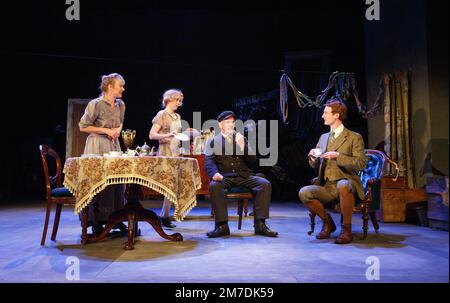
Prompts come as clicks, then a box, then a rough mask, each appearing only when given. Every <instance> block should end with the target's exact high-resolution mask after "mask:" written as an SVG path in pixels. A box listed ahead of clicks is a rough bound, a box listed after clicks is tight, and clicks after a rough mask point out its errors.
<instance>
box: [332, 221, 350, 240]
mask: <svg viewBox="0 0 450 303" xmlns="http://www.w3.org/2000/svg"><path fill="white" fill-rule="evenodd" d="M352 241H353V235H352V224H342V226H341V234H340V235H339V237H337V238H336V240H335V241H334V243H336V244H347V243H350V242H352Z"/></svg>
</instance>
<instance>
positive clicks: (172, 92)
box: [162, 88, 184, 108]
mask: <svg viewBox="0 0 450 303" xmlns="http://www.w3.org/2000/svg"><path fill="white" fill-rule="evenodd" d="M176 95H181V97H182V98H184V96H183V92H182V91H181V90H179V89H176V88H171V89H168V90H166V91H165V92H164V94H163V98H162V108H165V107H166V105H167V103H169V102H170V101H171V100H172V98H173V97H174V96H176Z"/></svg>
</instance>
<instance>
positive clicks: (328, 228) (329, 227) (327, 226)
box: [316, 213, 336, 240]
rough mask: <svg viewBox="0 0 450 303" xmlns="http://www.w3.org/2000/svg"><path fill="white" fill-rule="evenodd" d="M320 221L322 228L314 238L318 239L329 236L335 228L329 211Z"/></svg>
mask: <svg viewBox="0 0 450 303" xmlns="http://www.w3.org/2000/svg"><path fill="white" fill-rule="evenodd" d="M321 219H322V218H321ZM322 221H323V224H322V230H321V231H320V233H318V234H317V235H316V239H319V240H322V239H328V238H330V235H331V233H332V232H334V231H335V230H336V224H334V221H333V218H331V216H330V214H329V213H327V216H326V217H325V218H323V219H322Z"/></svg>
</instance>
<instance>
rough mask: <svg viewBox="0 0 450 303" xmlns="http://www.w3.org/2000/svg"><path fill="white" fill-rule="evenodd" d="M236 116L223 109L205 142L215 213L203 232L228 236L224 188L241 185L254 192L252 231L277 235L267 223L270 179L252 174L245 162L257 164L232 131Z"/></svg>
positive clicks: (258, 233) (245, 144) (236, 134)
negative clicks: (213, 132) (210, 226)
mask: <svg viewBox="0 0 450 303" xmlns="http://www.w3.org/2000/svg"><path fill="white" fill-rule="evenodd" d="M235 120H236V115H235V114H234V113H233V112H232V111H229V110H227V111H224V112H222V113H221V114H220V115H219V116H218V117H217V121H218V122H219V127H220V134H218V135H216V136H215V137H214V138H211V139H210V140H208V141H207V142H206V147H205V154H206V161H205V162H206V163H205V166H206V170H207V171H208V175H209V177H210V178H211V186H210V192H211V204H212V207H213V209H214V212H215V228H214V230H212V231H210V232H208V233H207V234H206V235H207V236H208V237H209V238H217V237H222V236H228V235H230V229H229V227H228V210H227V202H226V199H225V189H228V188H230V187H232V186H236V185H237V186H242V187H246V188H249V189H251V190H252V191H253V192H255V193H256V197H255V204H254V227H255V234H256V235H262V236H266V237H276V236H277V235H278V233H277V232H275V231H272V230H270V229H269V227H267V225H266V219H267V218H269V205H270V198H271V194H272V186H271V184H270V182H269V181H268V180H266V179H264V178H261V177H259V176H255V174H254V173H253V171H252V170H251V169H250V168H249V167H248V165H251V164H255V163H256V156H255V155H252V153H249V150H250V147H249V145H248V143H247V141H246V139H245V137H244V136H243V135H241V134H240V133H235V131H234V127H235V124H234V121H235Z"/></svg>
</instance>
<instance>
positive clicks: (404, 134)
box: [384, 72, 414, 188]
mask: <svg viewBox="0 0 450 303" xmlns="http://www.w3.org/2000/svg"><path fill="white" fill-rule="evenodd" d="M384 105H385V107H384V122H385V146H384V149H385V152H386V154H387V155H388V156H389V157H390V158H391V159H392V160H394V161H395V162H397V163H398V165H399V169H400V176H404V177H405V179H406V180H407V184H408V187H409V188H414V167H413V159H412V145H411V144H412V140H411V125H410V123H411V121H410V118H409V114H410V108H411V107H410V92H409V83H408V74H407V72H396V73H393V74H385V75H384Z"/></svg>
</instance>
